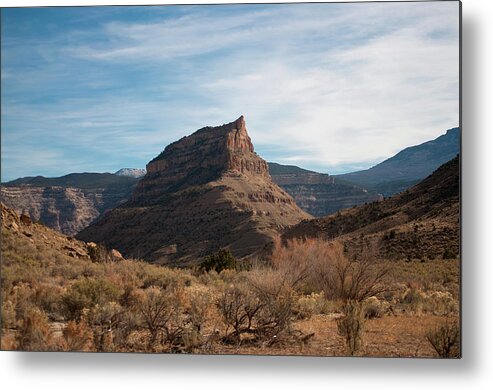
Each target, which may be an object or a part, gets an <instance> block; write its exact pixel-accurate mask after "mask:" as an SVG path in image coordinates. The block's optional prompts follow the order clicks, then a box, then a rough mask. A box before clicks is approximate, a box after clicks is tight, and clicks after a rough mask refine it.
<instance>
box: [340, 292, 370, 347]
mask: <svg viewBox="0 0 493 390" xmlns="http://www.w3.org/2000/svg"><path fill="white" fill-rule="evenodd" d="M364 324H365V313H364V309H363V304H362V303H361V302H358V301H354V300H353V301H351V300H349V301H346V303H345V304H344V315H343V317H341V318H339V319H338V320H337V330H338V332H339V335H340V336H342V337H343V338H344V341H345V344H346V348H347V352H348V353H349V354H350V355H351V356H353V355H355V354H357V353H358V352H360V351H361V350H362V348H363V346H364V341H363V333H364Z"/></svg>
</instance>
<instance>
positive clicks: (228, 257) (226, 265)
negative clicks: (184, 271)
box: [200, 249, 238, 272]
mask: <svg viewBox="0 0 493 390" xmlns="http://www.w3.org/2000/svg"><path fill="white" fill-rule="evenodd" d="M237 266H238V264H237V261H236V259H235V258H234V256H233V254H232V253H231V252H230V251H229V249H221V250H220V251H219V252H217V253H216V254H214V255H210V256H207V258H206V259H205V260H204V261H203V262H202V263H201V264H200V269H201V270H203V271H206V272H209V271H212V270H214V271H216V272H221V271H223V270H225V269H236V268H237Z"/></svg>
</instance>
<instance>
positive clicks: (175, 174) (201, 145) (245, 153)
mask: <svg viewBox="0 0 493 390" xmlns="http://www.w3.org/2000/svg"><path fill="white" fill-rule="evenodd" d="M146 170H147V175H146V176H145V180H144V181H142V182H140V183H139V184H138V185H137V188H136V189H135V191H134V193H133V195H132V202H134V203H135V204H147V205H149V204H157V203H159V202H160V201H161V198H162V196H163V195H166V194H169V193H170V192H176V191H178V190H180V189H183V188H187V187H189V186H196V185H201V184H205V183H208V182H210V181H213V180H215V179H217V178H219V177H220V176H221V174H222V173H224V172H226V171H236V172H239V173H242V174H253V175H255V176H263V177H265V178H266V179H268V178H269V169H268V167H267V162H266V161H264V160H263V159H261V158H260V157H259V156H258V155H257V154H256V153H255V152H254V150H253V144H252V141H251V140H250V136H249V135H248V132H247V130H246V125H245V119H244V118H243V116H241V117H240V118H238V119H237V120H236V121H234V122H231V123H228V124H225V125H222V126H218V127H204V128H202V129H200V130H197V131H196V132H195V133H194V134H192V135H190V136H187V137H183V138H182V139H180V140H179V141H177V142H174V143H172V144H170V145H168V146H167V147H166V149H165V150H164V151H163V152H162V153H161V154H159V155H158V156H157V157H156V158H154V159H153V160H152V161H151V162H149V163H148V164H147V166H146Z"/></svg>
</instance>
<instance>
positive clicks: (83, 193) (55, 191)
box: [0, 174, 137, 236]
mask: <svg viewBox="0 0 493 390" xmlns="http://www.w3.org/2000/svg"><path fill="white" fill-rule="evenodd" d="M67 177H69V179H67ZM136 183H137V179H134V178H127V177H122V178H119V177H116V176H114V175H111V174H71V175H67V176H65V177H61V178H42V177H37V178H23V179H18V180H16V181H14V182H11V183H6V184H4V185H2V188H1V193H0V197H1V200H2V202H4V203H5V205H6V206H7V207H10V208H12V209H14V210H15V211H16V212H17V213H19V214H20V213H24V214H27V215H29V216H30V218H31V219H32V220H33V221H39V222H41V223H43V224H44V225H46V226H48V227H50V228H52V229H55V230H58V231H59V232H62V233H64V234H66V235H69V236H73V235H75V234H77V233H78V232H80V231H81V230H82V229H84V228H85V227H87V226H89V224H90V223H91V222H93V221H94V220H95V219H97V218H99V217H100V216H101V215H103V214H104V213H105V212H107V211H108V210H110V209H113V208H114V207H116V206H118V205H119V204H121V203H122V202H124V201H125V200H126V199H128V197H129V196H130V194H131V192H132V189H133V187H134V186H135V184H136Z"/></svg>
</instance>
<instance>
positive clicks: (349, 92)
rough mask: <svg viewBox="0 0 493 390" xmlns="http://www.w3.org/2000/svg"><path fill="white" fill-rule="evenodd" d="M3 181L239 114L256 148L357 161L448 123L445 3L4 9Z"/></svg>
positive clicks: (368, 161) (364, 163)
mask: <svg viewBox="0 0 493 390" xmlns="http://www.w3.org/2000/svg"><path fill="white" fill-rule="evenodd" d="M1 18H2V19H1V22H2V23H1V26H2V27H1V28H2V30H1V33H2V41H1V50H2V53H1V54H2V65H1V81H2V89H1V98H2V101H1V109H2V117H1V131H2V134H1V135H2V145H1V162H2V171H1V173H2V181H6V180H11V179H14V178H16V177H21V176H34V175H44V176H59V175H63V174H67V173H70V172H114V171H116V170H118V169H119V168H122V167H135V168H141V167H145V164H146V163H147V162H148V161H149V160H151V159H152V158H153V157H154V156H156V155H157V154H158V153H159V152H160V151H161V150H162V149H164V147H165V146H166V145H167V144H169V143H171V142H173V141H175V140H177V139H179V138H181V137H182V136H184V135H188V134H190V133H192V132H193V131H195V130H197V129H199V128H201V127H203V126H208V125H220V124H223V123H226V122H230V121H232V120H234V119H236V118H237V117H239V116H240V115H242V114H243V115H245V117H246V121H247V128H248V131H249V133H250V136H251V138H252V141H253V143H254V145H255V148H256V151H257V153H258V154H259V155H260V156H262V157H263V158H265V159H266V160H268V161H275V162H279V163H285V164H294V165H298V166H301V167H304V168H308V169H314V170H318V171H321V172H327V173H341V172H347V171H351V170H357V169H362V168H367V167H369V166H371V165H373V164H375V163H377V162H379V161H381V160H383V159H385V158H387V157H389V156H391V155H393V154H395V153H396V152H398V151H399V150H401V149H403V148H404V147H407V146H410V145H415V144H418V143H421V142H424V141H427V140H429V139H432V138H435V137H437V136H439V135H440V134H442V133H444V132H445V130H446V129H448V128H451V127H454V126H457V125H458V122H459V8H458V3H457V2H428V3H427V2H425V3H362V4H357V3H348V4H286V5H221V6H155V7H82V8H77V7H62V8H27V9H20V8H18V9H15V8H13V9H2V15H1Z"/></svg>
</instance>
